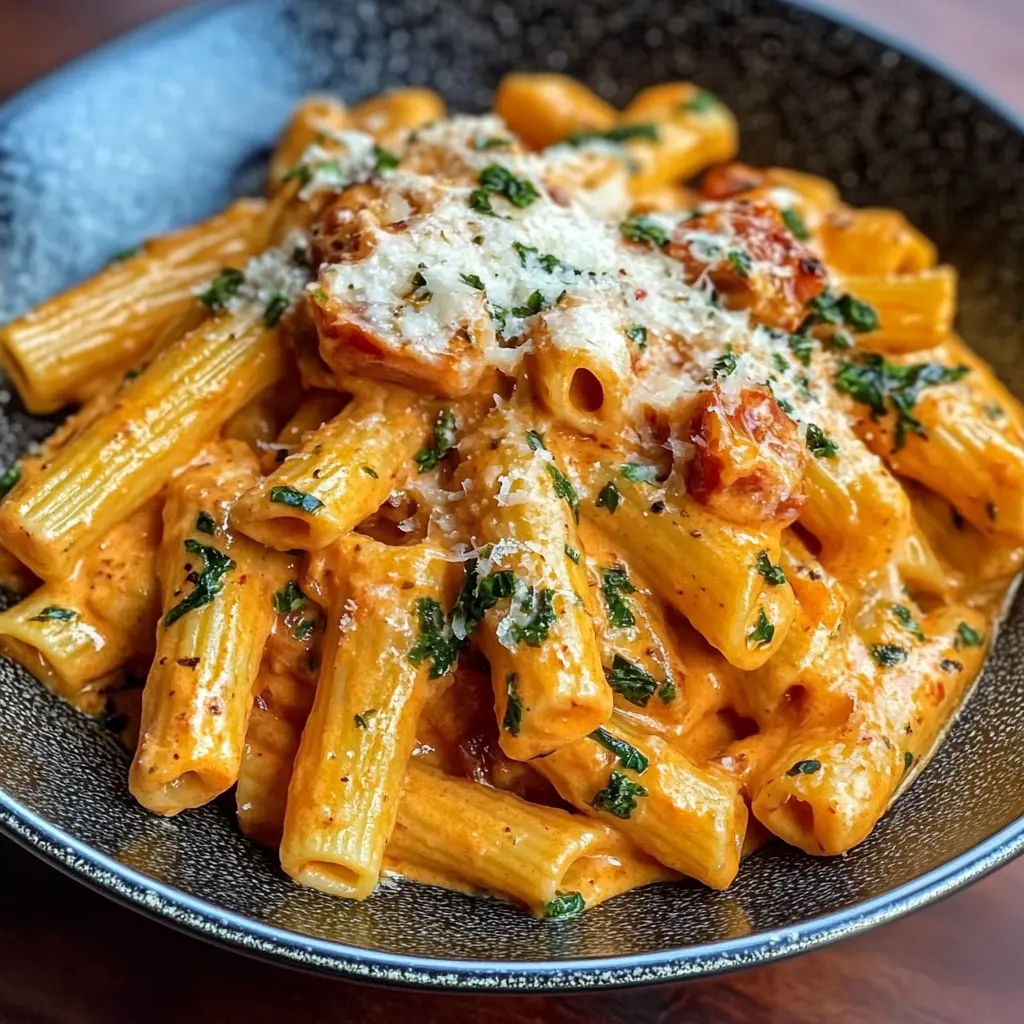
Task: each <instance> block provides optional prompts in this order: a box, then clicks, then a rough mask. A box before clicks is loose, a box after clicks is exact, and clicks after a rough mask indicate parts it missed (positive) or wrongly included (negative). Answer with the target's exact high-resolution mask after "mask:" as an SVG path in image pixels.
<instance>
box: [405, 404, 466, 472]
mask: <svg viewBox="0 0 1024 1024" xmlns="http://www.w3.org/2000/svg"><path fill="white" fill-rule="evenodd" d="M458 427H459V423H458V420H456V419H455V413H453V412H452V411H451V410H450V409H443V410H442V411H441V412H439V413H438V414H437V419H436V420H435V421H434V443H433V444H432V445H430V446H429V447H427V448H421V449H420V450H419V451H418V452H417V453H416V454H415V455H414V456H413V459H415V461H416V468H417V469H418V470H419V472H420V473H427V472H429V471H430V470H432V469H433V468H434V467H435V466H436V465H437V464H438V463H439V462H440V461H441V460H442V459H443V458H444V457H445V456H446V455H447V454H448V453H449V452H450V451H451V450H452V449H453V448H454V447H455V432H456V430H458Z"/></svg>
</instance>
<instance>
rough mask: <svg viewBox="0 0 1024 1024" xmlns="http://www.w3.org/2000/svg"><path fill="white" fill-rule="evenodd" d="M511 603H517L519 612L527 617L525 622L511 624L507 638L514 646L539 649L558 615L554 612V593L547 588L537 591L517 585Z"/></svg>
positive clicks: (533, 588)
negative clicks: (523, 644) (522, 644)
mask: <svg viewBox="0 0 1024 1024" xmlns="http://www.w3.org/2000/svg"><path fill="white" fill-rule="evenodd" d="M512 600H513V602H516V601H518V602H519V610H520V611H521V612H523V614H525V615H526V616H527V618H526V621H525V622H514V621H513V622H512V625H511V628H510V629H509V637H510V638H511V640H512V642H513V643H514V644H521V643H525V644H526V645H527V647H540V645H541V644H542V643H544V641H545V640H547V638H548V633H549V632H550V630H551V627H552V626H553V625H554V624H555V619H556V618H557V617H558V613H557V612H556V611H555V592H554V591H553V590H550V589H548V588H544V589H543V590H540V591H538V590H537V589H536V588H535V587H526V586H525V585H522V584H521V585H519V586H517V588H516V593H515V596H514V597H513V598H512Z"/></svg>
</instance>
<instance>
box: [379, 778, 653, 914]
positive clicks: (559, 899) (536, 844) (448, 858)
mask: <svg viewBox="0 0 1024 1024" xmlns="http://www.w3.org/2000/svg"><path fill="white" fill-rule="evenodd" d="M386 863H387V866H388V867H389V868H391V869H392V870H395V871H398V872H400V873H402V874H409V875H411V876H412V877H414V878H419V879H421V880H423V881H430V882H433V883H434V884H439V885H444V886H446V887H447V888H452V889H467V888H468V889H470V890H479V889H484V890H486V891H488V892H490V893H493V894H494V895H496V896H499V897H502V898H504V899H510V900H513V901H515V902H517V903H521V904H524V905H525V906H527V907H529V908H530V909H531V910H532V911H533V913H534V914H535V915H537V916H538V917H544V916H547V917H559V916H568V915H569V914H570V913H578V912H579V911H581V910H582V909H583V907H584V906H593V905H594V904H595V903H597V902H600V901H601V900H602V899H607V898H608V897H609V896H610V895H615V894H616V893H617V892H619V891H622V890H623V889H624V888H626V887H632V886H634V885H643V884H645V883H646V882H651V881H655V880H658V879H659V878H666V877H671V872H667V871H666V870H665V869H664V868H663V867H661V866H660V865H658V864H657V863H656V862H653V861H651V860H650V859H648V858H646V857H644V856H643V854H641V853H640V852H639V851H638V850H636V849H635V848H634V847H633V846H632V844H631V843H629V842H628V841H627V840H626V839H625V838H624V837H622V836H621V835H618V834H617V833H616V832H615V831H614V830H613V829H611V828H608V827H606V826H604V825H602V824H600V823H599V822H597V821H595V820H593V819H588V818H585V817H581V816H579V815H573V814H569V813H567V812H566V811H562V810H557V809H555V808H553V807H542V806H539V805H537V804H530V803H527V802H526V801H525V800H520V799H519V798H518V797H516V796H513V795H512V794H511V793H505V792H502V791H501V790H498V789H492V788H490V787H488V786H482V785H480V784H479V783H475V782H467V781H465V780H463V779H457V778H453V777H451V776H448V775H442V774H440V773H438V772H435V771H433V770H431V769H429V768H423V767H420V766H419V765H416V764H415V763H414V764H412V765H410V767H409V772H408V775H407V776H406V780H405V788H404V791H403V793H402V800H401V803H400V804H399V808H398V817H397V820H396V822H395V830H394V832H393V833H392V835H391V840H390V842H389V843H388V847H387V860H386Z"/></svg>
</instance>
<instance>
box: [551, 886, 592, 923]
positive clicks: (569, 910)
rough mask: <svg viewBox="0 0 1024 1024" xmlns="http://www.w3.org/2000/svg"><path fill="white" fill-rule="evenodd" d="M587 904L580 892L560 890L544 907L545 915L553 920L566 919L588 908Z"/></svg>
mask: <svg viewBox="0 0 1024 1024" xmlns="http://www.w3.org/2000/svg"><path fill="white" fill-rule="evenodd" d="M586 908H587V905H586V903H585V902H584V901H583V897H582V896H581V895H580V894H579V893H578V892H560V893H557V894H556V895H555V898H554V899H553V900H552V901H551V902H550V903H549V904H548V905H547V906H546V907H545V908H544V916H545V917H546V918H548V920H551V921H565V920H566V919H567V918H570V917H576V916H577V915H579V914H582V913H583V911H584V910H586Z"/></svg>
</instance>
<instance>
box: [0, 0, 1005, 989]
mask: <svg viewBox="0 0 1024 1024" xmlns="http://www.w3.org/2000/svg"><path fill="white" fill-rule="evenodd" d="M515 68H549V69H554V70H558V71H567V72H569V73H571V74H574V75H577V76H579V77H581V78H583V79H585V80H586V81H587V82H589V83H590V84H591V85H592V86H593V87H595V88H596V89H597V90H599V91H600V92H601V93H602V94H604V95H606V96H607V97H608V98H609V99H611V100H612V101H614V102H617V103H622V102H624V101H626V100H628V99H629V98H630V96H631V95H632V94H633V93H634V92H635V91H636V90H637V89H638V88H640V87H641V86H644V85H647V84H649V83H652V82H658V81H662V80H665V79H671V78H696V79H698V80H699V81H700V82H701V83H703V84H704V85H706V86H707V87H708V88H710V89H712V90H713V91H714V92H716V93H718V94H719V95H720V96H722V97H723V98H724V99H725V101H726V102H727V103H728V104H729V105H730V106H731V107H732V109H733V110H734V111H736V113H737V114H738V116H739V120H740V123H741V126H742V129H743V132H742V135H743V155H744V157H745V158H746V159H747V160H749V161H751V162H754V163H775V164H787V165H792V166H795V167H798V168H803V169H806V170H810V171H814V172H816V173H819V174H825V175H827V176H829V177H830V178H833V179H835V180H836V181H838V182H839V183H840V185H841V186H842V188H843V190H844V192H845V194H846V195H847V197H848V198H849V199H850V200H851V201H852V202H854V203H873V204H876V205H877V204H884V205H890V206H896V207H899V208H901V209H903V210H905V211H906V212H907V213H908V214H909V215H910V217H911V218H912V219H913V220H914V221H916V222H917V223H918V224H919V226H920V227H922V228H923V229H924V230H925V231H926V232H927V233H928V234H929V235H931V236H932V237H934V238H935V239H936V240H937V241H938V244H939V246H940V248H941V251H942V255H943V257H945V258H947V259H949V260H952V261H953V262H954V263H955V264H956V265H957V266H958V267H959V268H960V270H961V272H962V275H963V280H962V295H963V301H962V309H961V316H960V319H961V323H960V326H961V329H962V330H963V332H964V333H965V334H966V336H967V337H968V338H969V339H970V340H971V341H972V342H973V343H974V344H975V345H976V346H977V348H978V349H980V351H981V352H982V354H983V355H984V356H985V357H986V358H988V359H990V360H992V362H993V363H995V365H996V368H997V369H998V371H999V372H1000V373H1001V374H1002V376H1003V377H1004V379H1006V380H1007V381H1009V382H1010V384H1011V385H1012V386H1015V387H1016V389H1017V393H1018V394H1022V393H1024V359H1022V356H1024V334H1022V330H1021V328H1022V326H1024V287H1022V284H1024V273H1022V259H1024V255H1022V254H1024V177H1022V176H1021V174H1020V168H1021V167H1022V166H1024V136H1022V135H1021V131H1020V129H1019V127H1017V126H1016V125H1013V124H1011V123H1010V122H1009V120H1008V118H1007V117H1006V116H1005V115H1000V114H998V113H996V112H994V111H993V109H992V108H991V106H990V105H986V104H985V103H983V102H981V101H979V100H978V99H977V98H975V96H974V95H972V94H971V93H970V92H968V91H966V90H965V89H964V88H962V87H961V86H959V85H956V84H953V83H952V82H951V81H950V80H948V79H947V78H944V77H942V76H941V75H939V74H937V73H936V72H935V71H933V70H930V69H929V68H927V67H926V66H924V65H922V64H921V63H919V62H917V61H915V60H912V59H910V58H908V57H906V56H904V55H903V54H901V53H900V52H899V51H898V50H896V49H893V48H890V47H889V46H886V45H884V44H881V43H878V42H875V41H873V40H871V39H869V38H866V37H865V36H863V35H861V34H859V33H858V32H856V31H854V30H852V29H850V28H846V27H840V26H838V25H836V24H835V23H833V22H831V21H828V20H826V19H824V18H823V17H820V16H818V15H817V14H813V13H809V12H807V11H805V10H801V9H798V8H794V7H790V6H787V5H785V4H783V3H780V2H775V0H626V2H623V0H582V2H579V3H571V2H562V0H509V2H506V3H498V2H495V0H407V2H401V3H400V2H397V0H396V2H392V3H389V2H387V0H359V2H350V3H339V2H338V0H251V2H243V3H235V4H227V5H221V4H215V5H202V6H199V7H197V8H194V9H191V10H189V11H186V12H185V13H184V14H182V15H178V16H176V17H172V18H170V19H166V20H164V21H162V22H158V23H157V24H155V25H154V26H152V27H151V28H147V29H145V30H143V31H142V32H139V33H136V34H135V35H133V36H130V37H128V38H126V39H124V40H123V41H121V42H118V43H116V44H114V45H113V46H110V47H107V48H106V49H104V50H102V51H100V52H99V53H97V54H95V55H94V56H92V57H89V58H87V59H86V60H84V61H80V62H79V63H77V64H75V65H73V66H72V67H70V68H69V69H68V70H67V71H65V72H63V73H61V74H59V75H56V76H53V77H51V78H49V79H47V80H46V81H44V82H42V83H41V84H40V85H37V86H35V87H34V88H32V89H31V90H29V91H28V92H27V93H25V94H23V95H22V96H20V97H19V98H18V99H16V100H14V101H13V102H12V103H11V104H9V105H8V106H7V107H6V108H5V109H4V110H3V111H0V320H4V319H7V318H9V317H10V316H12V315H14V314H16V313H18V312H20V311H21V310H23V309H24V308H25V307H27V306H28V305H30V304H31V303H33V302H35V301H37V300H39V299H41V298H43V297H44V296H46V295H49V294H50V293H52V292H54V291H55V290H57V289H59V288H61V287H63V286H65V285H67V284H69V283H71V282H72V281H74V280H75V279H77V278H80V277H82V276H84V275H85V274H87V273H89V272H91V271H93V270H95V269H96V268H97V267H99V266H101V265H102V263H103V262H104V261H105V259H106V258H107V257H109V256H110V255H111V253H113V252H115V251H117V250H120V249H123V248H124V247H125V246H126V245H131V244H132V243H135V242H136V241H138V240H139V239H141V238H143V237H145V236H148V235H152V234H154V233H157V232H160V231H163V230H165V229H167V228H170V227H173V226H175V225H179V224H184V223H187V222H189V221H193V220H196V219H198V218H200V217H202V216H204V215H206V214H208V213H210V212H211V211H213V210H214V209H216V208H218V207H220V206H222V205H223V204H224V203H225V202H226V201H227V200H228V199H230V198H231V197H232V196H233V195H236V194H239V193H242V192H254V191H256V190H258V188H259V187H260V185H261V174H262V169H263V163H264V160H265V156H266V153H267V149H268V146H269V144H270V143H271V140H272V139H273V138H274V136H275V135H276V134H277V132H278V131H279V129H280V128H281V126H282V125H283V123H284V120H285V118H286V116H287V114H288V111H289V108H290V107H291V106H292V104H293V103H294V102H295V100H296V99H297V98H298V97H299V96H300V95H301V94H302V93H304V92H306V91H309V90H316V89H321V90H322V89H333V90H337V91H338V92H340V93H341V95H342V96H344V97H345V98H346V99H357V98H359V97H362V96H365V95H367V94H370V93H374V92H377V91H378V90H380V89H383V88H385V87H387V86H389V85H393V84H397V83H426V84H429V85H432V86H433V87H435V88H437V89H439V90H440V91H441V92H442V93H443V94H444V95H445V96H446V97H447V98H448V100H449V101H450V103H451V104H452V106H454V107H458V108H463V109H468V110H479V109H483V108H485V107H486V106H487V103H488V100H489V97H490V93H491V89H492V88H493V87H494V85H495V84H496V82H497V81H498V79H499V77H500V76H501V75H502V74H503V73H505V72H506V71H509V70H512V69H515ZM48 429H49V425H48V424H46V423H43V422H39V421H34V420H33V419H32V418H30V417H28V416H27V415H25V414H24V413H23V412H22V411H21V410H20V409H19V408H18V405H17V402H16V400H15V399H13V398H10V397H6V398H5V400H4V406H3V409H2V412H0V464H3V465H6V464H7V463H8V462H9V460H10V458H11V457H13V455H14V454H15V452H16V451H17V450H18V449H19V448H20V447H21V446H23V445H24V444H25V443H26V442H27V441H28V440H29V439H30V438H33V437H38V436H40V435H41V434H43V433H45V432H46V431H47V430H48ZM1022 663H1024V603H1022V602H1021V601H1019V600H1018V602H1017V603H1016V606H1015V607H1014V608H1013V610H1012V612H1011V614H1010V617H1009V621H1008V623H1007V625H1006V626H1005V627H1004V629H1003V631H1002V634H1001V635H1000V637H999V641H998V644H997V647H996V650H995V654H994V655H993V657H992V660H991V662H990V664H989V666H988V668H987V669H986V671H985V674H984V676H983V678H982V680H981V682H980V684H979V686H978V688H977V690H976V692H975V693H974V695H973V697H972V698H971V700H970V702H969V703H968V705H967V707H966V710H965V711H964V713H963V715H962V717H961V718H960V720H959V721H958V723H957V724H956V726H955V728H954V729H953V730H952V732H951V734H950V736H949V738H948V740H947V741H946V743H945V745H944V746H943V747H942V749H941V751H940V752H939V754H938V755H937V756H936V757H935V759H934V760H933V761H932V763H931V764H930V765H929V766H928V768H927V769H926V770H925V771H924V773H923V775H922V776H921V778H920V779H919V780H918V781H917V783H916V784H915V785H914V787H913V788H912V789H911V790H910V792H909V794H908V795H907V796H906V797H904V798H903V799H902V800H901V801H900V802H899V803H898V805H897V806H896V807H895V809H894V810H893V812H892V813H891V814H889V815H888V817H886V818H885V820H883V821H882V822H881V824H880V825H879V826H878V828H877V829H876V830H875V832H874V833H873V834H872V836H871V838H870V839H869V840H868V841H867V842H866V843H865V844H864V845H863V846H861V847H860V848H858V849H857V850H855V851H854V852H853V853H851V854H849V855H847V856H845V857H839V858H834V859H831V860H814V859H811V858H808V857H804V856H803V855H801V854H799V853H796V852H795V851H789V850H786V849H783V848H781V846H779V847H770V848H767V849H765V850H762V851H761V852H760V853H758V854H757V855H755V856H754V857H753V858H752V859H751V860H750V861H749V862H748V863H746V864H745V865H744V867H743V870H742V872H741V874H740V877H739V880H738V881H737V882H736V883H735V885H734V886H733V887H732V888H731V889H730V890H729V891H728V892H712V891H710V890H708V889H704V888H702V887H700V886H697V885H689V884H678V885H671V886H669V885H663V886H657V887H654V888H648V889H645V890H642V891H638V892H633V893H630V894H628V895H626V896H623V897H621V898H619V899H616V900H614V901H612V902H611V903H609V904H606V905H604V906H601V907H599V908H597V909H596V910H594V911H591V912H589V913H587V914H586V915H584V916H583V917H582V918H577V919H575V920H572V921H568V922H564V923H558V924H552V923H545V922H538V921H534V920H531V919H529V918H527V917H524V916H522V915H521V914H520V913H519V912H518V911H516V910H513V909H512V908H511V907H507V906H504V905H502V904H499V903H494V902H484V901H477V900H472V899H469V898H467V897H463V896H460V895H457V894H453V893H449V892H445V891H442V890H440V889H432V888H425V887H420V886H416V885H413V884H405V883H403V884H401V885H398V886H397V887H393V888H384V889H382V890H381V891H379V892H378V893H376V894H375V895H374V896H373V897H372V899H370V900H369V901H368V902H366V903H362V904H358V905H357V904H351V903H346V902H343V901H340V900H335V899H332V898H330V897H328V896H325V895H322V894H321V893H318V892H314V891H312V890H310V889H301V888H299V887H298V886H296V885H293V884H292V883H291V882H290V881H288V879H286V878H285V876H284V875H283V874H282V873H281V872H280V871H279V870H278V867H277V863H276V859H275V858H274V857H273V856H271V855H270V854H268V853H267V852H265V851H263V850H261V849H259V848H257V847H255V846H253V845H251V844H250V843H248V842H246V841H245V840H244V839H243V838H242V836H241V835H240V834H239V832H238V830H237V829H236V827H235V824H234V820H233V815H232V814H231V813H230V809H226V808H223V807H218V806H210V807H206V808H204V809H203V810H201V811H198V812H193V813H189V814H184V815H181V816H180V817H178V818H176V819H173V820H163V819H160V818H155V817H151V816H149V815H148V814H146V813H145V812H144V811H143V810H142V809H141V808H139V807H138V806H136V805H135V803H134V802H133V801H132V800H131V799H130V798H129V796H128V792H127V789H126V786H125V769H126V767H127V765H126V758H125V755H124V753H123V752H122V751H121V750H120V749H119V748H118V747H117V745H116V744H115V742H114V741H113V739H111V738H110V737H109V736H108V735H106V734H105V733H104V732H103V730H102V729H101V728H100V727H99V726H98V725H97V724H95V723H93V722H91V721H87V720H85V719H83V718H82V717H80V716H79V715H78V714H77V713H76V712H74V711H73V710H71V709H70V708H68V707H66V706H64V705H63V704H61V703H60V702H59V701H58V700H56V699H55V698H53V697H51V696H50V695H49V694H48V693H47V692H46V691H45V690H44V689H43V687H42V686H40V685H39V684H38V683H36V682H35V681H33V680H32V679H31V678H30V677H28V676H27V675H26V674H24V673H22V672H19V671H17V670H15V669H14V668H13V667H12V666H11V665H10V664H8V663H6V662H5V663H3V664H2V665H0V698H2V699H0V827H2V828H3V830H4V831H6V832H7V833H8V834H9V835H10V836H12V837H13V838H15V839H16V840H18V841H20V842H22V843H24V844H25V845H26V846H27V847H29V848H30V849H32V850H34V851H35V852H37V853H39V854H40V855H41V856H43V857H45V858H47V859H48V860H50V861H51V862H53V863H54V864H56V865H57V866H59V867H62V868H64V869H65V870H67V871H69V872H72V873H74V874H76V875H78V876H79V877H81V878H82V879H83V880H84V881H87V882H90V883H92V884H93V885H95V886H98V887H100V888H102V889H105V890H106V891H108V892H109V893H111V894H113V895H116V896H117V897H119V898H120V899H122V900H124V901H125V902H127V903H129V904H131V905H133V906H136V907H137V908H139V909H141V910H144V911H146V912H148V913H150V914H153V915H157V916H159V917H162V918H164V919H165V920H167V921H168V922H170V923H172V924H175V925H177V926H179V927H182V928H187V929H189V930H192V931H194V932H195V933H197V934H199V935H202V936H205V937H207V938H211V939H215V940H218V941H221V942H223V943H226V944H229V945H231V946H234V947H236V948H239V949H242V950H245V951H249V952H252V953H257V954H261V955H265V956H268V957H273V958H276V959H278V960H281V961H284V962H286V963H292V964H297V965H300V966H304V967H309V968H313V969H318V970H322V971H329V972H335V973H338V974H345V975H350V976H353V977H358V978H364V979H368V980H376V981H386V982H391V983H404V984H423V985H432V986H437V987H440V988H449V989H470V988H476V989H515V990H522V989H555V988H587V987H594V986H600V985H621V984H629V983H636V982H653V981H667V980H671V979H678V978H687V977H694V976H698V975H705V974H709V973H712V972H716V971H722V970H727V969H729V968H734V967H740V966H744V965H748V964H756V963H762V962H765V961H767V960H772V959H775V958H778V957H781V956H787V955H790V954H793V953H798V952H801V951H803V950H806V949H810V948H812V947H814V946H818V945H820V944H822V943H825V942H829V941H831V940H833V939H836V938H839V937H842V936H844V935H849V934H851V933H854V932H857V931H860V930H862V929H865V928H868V927H871V926H872V925H874V924H877V923H878V922H880V921H885V920H888V919H891V918H893V917H896V916H898V915H900V914H904V913H906V912H907V911H909V910H912V909H914V908H916V907H919V906H921V905H922V904H924V903H927V902H928V901H930V900H934V899H936V898H938V897H939V896H942V895H944V894H946V893H948V892H950V891H952V890H953V889H955V888H957V887H959V886H962V885H964V884H965V883H967V882H969V881H970V880H972V879H975V878H978V877H979V876H980V875H982V874H984V873H985V872H986V871H989V870H991V869H992V868H994V867H996V866H997V865H999V864H1001V863H1003V862H1005V861H1006V860H1008V859H1009V858H1010V857H1012V856H1014V855H1015V854H1017V853H1019V852H1020V851H1021V849H1024V818H1022V814H1024V757H1021V756H1020V751H1021V750H1024V669H1022V668H1021V665H1022Z"/></svg>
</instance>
